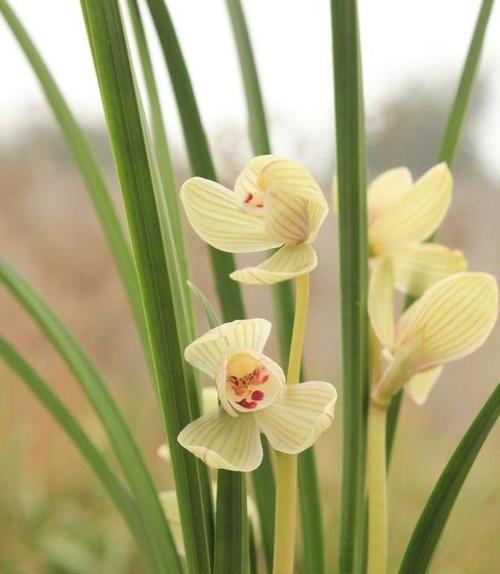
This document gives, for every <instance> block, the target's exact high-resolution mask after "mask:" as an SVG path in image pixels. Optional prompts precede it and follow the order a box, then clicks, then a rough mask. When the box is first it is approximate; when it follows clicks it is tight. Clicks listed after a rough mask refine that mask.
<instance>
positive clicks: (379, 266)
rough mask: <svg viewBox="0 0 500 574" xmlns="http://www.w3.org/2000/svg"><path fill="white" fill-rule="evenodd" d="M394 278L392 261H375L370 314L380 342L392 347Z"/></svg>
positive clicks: (370, 293)
mask: <svg viewBox="0 0 500 574" xmlns="http://www.w3.org/2000/svg"><path fill="white" fill-rule="evenodd" d="M393 305H394V277H393V272H392V262H391V260H390V259H388V258H386V259H379V260H376V261H375V265H374V269H373V271H372V274H371V277H370V285H369V291H368V313H369V315H370V320H371V324H372V327H373V330H374V331H375V334H376V335H377V337H378V339H379V341H380V342H381V343H382V344H383V345H385V346H386V347H390V346H391V345H392V343H393V341H394V306H393Z"/></svg>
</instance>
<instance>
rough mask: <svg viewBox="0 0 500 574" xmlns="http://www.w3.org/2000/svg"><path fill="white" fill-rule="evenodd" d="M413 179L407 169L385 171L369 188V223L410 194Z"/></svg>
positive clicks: (398, 168) (399, 168)
mask: <svg viewBox="0 0 500 574" xmlns="http://www.w3.org/2000/svg"><path fill="white" fill-rule="evenodd" d="M411 186H412V177H411V173H410V172H409V170H408V169H406V167H397V168H395V169H390V170H388V171H384V173H381V174H380V175H379V176H377V177H376V178H375V179H374V180H373V181H372V182H371V183H370V185H369V186H368V222H369V223H370V224H371V223H373V222H374V221H375V220H376V219H377V217H379V216H380V215H381V214H382V213H384V212H385V211H388V210H390V209H391V208H392V207H393V206H394V205H396V204H397V202H398V201H399V200H400V199H401V198H403V197H404V195H405V194H406V193H408V192H409V191H410V189H411Z"/></svg>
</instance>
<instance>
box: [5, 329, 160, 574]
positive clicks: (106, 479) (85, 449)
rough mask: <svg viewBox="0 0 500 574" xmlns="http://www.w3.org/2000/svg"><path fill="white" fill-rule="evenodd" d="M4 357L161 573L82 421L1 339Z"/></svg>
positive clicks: (141, 528) (124, 496) (129, 505)
mask: <svg viewBox="0 0 500 574" xmlns="http://www.w3.org/2000/svg"><path fill="white" fill-rule="evenodd" d="M0 356H2V358H3V359H4V361H5V362H6V364H7V365H8V366H9V367H10V368H11V369H12V371H13V372H14V373H16V375H17V376H18V377H19V378H20V379H21V380H22V381H23V382H24V383H25V384H26V386H27V387H28V388H29V389H30V391H31V392H32V393H33V394H34V395H35V396H36V397H37V399H38V400H39V401H40V402H41V403H42V405H43V406H44V407H45V408H46V409H47V411H48V412H49V413H50V414H51V415H52V417H53V418H54V420H55V421H56V422H57V423H58V424H59V426H60V427H61V428H62V430H63V431H64V432H65V433H66V435H67V436H68V438H69V439H70V440H71V441H72V442H73V444H74V445H75V447H76V448H77V449H78V451H79V452H80V454H81V455H82V457H83V459H84V460H85V461H86V462H87V464H88V465H89V466H90V468H91V469H92V470H93V472H94V474H95V475H96V477H97V478H98V479H99V481H100V482H101V484H102V486H103V487H104V489H105V490H106V492H107V493H108V495H109V497H110V498H111V500H112V501H113V503H114V504H115V506H116V508H117V509H118V511H119V512H120V513H121V515H122V516H123V518H124V519H125V522H126V523H127V525H128V527H129V529H130V532H131V533H132V536H133V537H134V538H135V540H136V542H137V544H138V546H139V548H140V549H141V550H142V552H143V555H144V558H145V560H146V561H148V560H150V561H151V567H152V568H153V569H155V571H157V572H160V570H156V565H155V563H154V561H153V556H154V552H153V549H152V548H151V547H150V540H149V538H148V536H147V533H146V531H145V530H144V524H143V522H142V521H141V519H140V515H139V513H138V511H137V508H136V506H135V503H134V500H133V499H132V497H131V496H130V494H129V492H128V491H127V489H126V488H125V487H124V485H123V484H122V482H121V481H120V480H119V479H118V478H117V477H116V475H115V473H114V472H113V471H112V470H111V468H110V467H109V465H108V463H107V461H106V459H105V458H104V457H103V456H102V454H101V453H100V452H99V450H98V449H97V448H96V447H95V445H94V443H93V442H92V441H91V440H90V438H89V437H88V435H87V434H86V432H85V431H84V430H83V429H82V427H81V426H80V424H79V423H78V421H77V420H76V419H75V417H73V415H72V414H71V413H70V412H69V411H68V409H67V408H66V407H65V406H64V405H63V404H62V403H61V401H60V400H59V399H58V398H57V396H56V395H55V393H54V392H53V391H52V390H51V389H50V387H49V386H48V385H47V383H46V382H45V381H44V380H43V379H42V378H41V377H40V376H39V375H38V374H37V373H36V372H35V371H34V370H33V368H32V367H31V366H30V365H29V364H28V363H26V361H25V360H24V359H23V358H22V357H21V356H20V355H19V354H18V353H17V351H16V350H15V349H14V348H13V347H12V346H11V345H10V344H9V343H8V342H7V341H6V340H5V339H3V338H0Z"/></svg>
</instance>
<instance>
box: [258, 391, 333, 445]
mask: <svg viewBox="0 0 500 574" xmlns="http://www.w3.org/2000/svg"><path fill="white" fill-rule="evenodd" d="M336 399H337V392H336V390H335V387H334V386H333V385H331V384H330V383H324V382H320V381H310V382H307V383H302V384H299V385H288V386H286V387H285V389H284V391H283V394H282V396H281V397H280V398H278V399H276V401H274V403H273V404H272V405H271V406H270V407H268V408H267V409H264V410H262V411H259V412H257V413H255V415H254V416H255V418H256V419H257V422H258V425H259V427H260V429H261V431H262V432H263V433H264V434H265V435H266V437H267V439H268V440H269V442H270V444H271V446H272V447H273V448H274V449H275V450H277V451H279V452H284V453H287V454H298V453H299V452H302V451H304V450H305V449H306V448H308V447H310V446H311V445H312V444H313V443H314V442H315V441H316V439H317V438H318V436H319V435H320V434H321V433H322V432H323V431H324V430H325V429H327V428H328V427H329V426H330V425H331V424H332V421H333V410H334V406H335V401H336Z"/></svg>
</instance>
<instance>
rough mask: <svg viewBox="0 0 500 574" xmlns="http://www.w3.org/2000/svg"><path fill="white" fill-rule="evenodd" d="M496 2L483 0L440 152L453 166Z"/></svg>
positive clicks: (441, 156) (439, 157)
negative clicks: (492, 10) (487, 29)
mask: <svg viewBox="0 0 500 574" xmlns="http://www.w3.org/2000/svg"><path fill="white" fill-rule="evenodd" d="M493 1H494V0H483V2H482V4H481V9H480V11H479V15H478V17H477V21H476V26H475V28H474V33H473V35H472V39H471V42H470V46H469V50H468V52H467V57H466V59H465V64H464V67H463V70H462V74H461V76H460V81H459V83H458V87H457V92H456V94H455V99H454V101H453V105H452V106H451V108H450V113H449V115H448V121H447V122H446V129H445V132H444V135H443V141H442V142H441V149H440V150H439V156H438V160H439V161H445V162H447V163H448V165H449V166H450V168H451V166H452V164H453V161H454V159H455V155H456V152H457V148H458V142H459V141H460V134H461V131H462V127H463V125H464V122H465V118H466V116H467V109H468V107H469V102H470V98H471V95H472V88H473V87H474V80H475V79H476V76H477V71H478V69H479V62H480V60H481V52H482V49H483V44H484V38H485V35H486V28H487V27H488V22H489V20H490V15H491V9H492V8H493Z"/></svg>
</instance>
